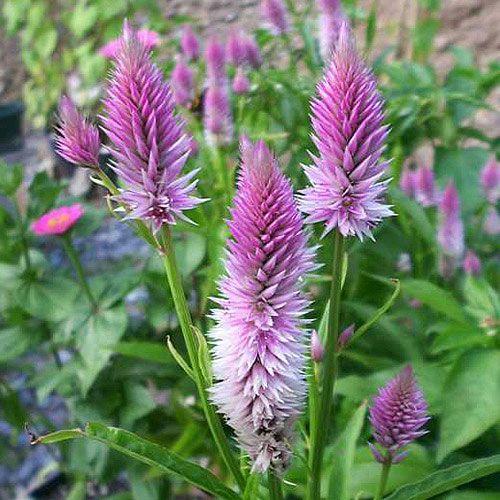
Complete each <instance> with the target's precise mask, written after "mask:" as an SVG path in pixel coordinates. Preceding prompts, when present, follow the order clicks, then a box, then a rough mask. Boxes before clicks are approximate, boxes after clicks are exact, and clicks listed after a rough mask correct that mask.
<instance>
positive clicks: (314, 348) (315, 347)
mask: <svg viewBox="0 0 500 500" xmlns="http://www.w3.org/2000/svg"><path fill="white" fill-rule="evenodd" d="M324 355H325V348H324V347H323V344H322V343H321V339H320V338H319V335H318V332H317V331H316V330H313V331H312V332H311V359H312V360H313V361H314V362H315V363H321V361H323V356H324Z"/></svg>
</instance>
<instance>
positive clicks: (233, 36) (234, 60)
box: [226, 29, 247, 66]
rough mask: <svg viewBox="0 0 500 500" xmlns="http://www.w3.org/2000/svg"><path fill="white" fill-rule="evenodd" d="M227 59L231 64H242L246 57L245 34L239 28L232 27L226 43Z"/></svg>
mask: <svg viewBox="0 0 500 500" xmlns="http://www.w3.org/2000/svg"><path fill="white" fill-rule="evenodd" d="M226 52H227V61H228V62H229V64H232V65H233V66H242V65H243V64H244V63H245V62H246V59H247V43H246V36H245V35H244V33H242V32H241V30H239V29H232V30H231V32H230V33H229V37H228V39H227V45H226Z"/></svg>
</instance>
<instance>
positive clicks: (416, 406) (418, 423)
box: [370, 366, 429, 463]
mask: <svg viewBox="0 0 500 500" xmlns="http://www.w3.org/2000/svg"><path fill="white" fill-rule="evenodd" d="M428 420H429V417H428V415H427V404H426V402H425V399H424V395H423V393H422V391H421V389H420V388H419V386H418V384H417V381H416V379H415V375H414V374H413V369H412V367H411V366H407V367H406V368H404V369H403V371H402V372H401V373H400V374H399V375H397V376H396V377H395V378H394V379H392V380H391V381H389V383H388V384H387V385H386V386H385V387H382V388H381V389H379V391H378V395H377V396H376V397H375V398H374V399H373V404H372V406H371V408H370V422H371V424H372V426H373V436H374V438H375V440H376V441H377V443H378V444H379V445H380V446H381V447H382V448H383V449H385V450H386V453H387V454H386V455H385V456H384V455H382V453H380V451H379V450H378V449H377V448H376V447H375V445H373V444H371V443H370V448H371V450H372V452H373V455H374V457H375V459H376V460H377V461H378V462H382V463H383V462H386V461H390V462H391V463H398V462H400V461H401V460H402V459H403V458H404V457H405V456H406V454H407V453H406V452H405V451H402V450H403V448H404V447H405V446H407V445H408V444H410V443H411V442H413V441H415V440H416V439H418V438H419V437H420V436H423V435H424V434H426V432H427V431H425V430H423V429H422V428H423V426H424V425H425V424H426V423H427V421H428Z"/></svg>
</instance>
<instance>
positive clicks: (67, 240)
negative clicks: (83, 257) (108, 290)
mask: <svg viewBox="0 0 500 500" xmlns="http://www.w3.org/2000/svg"><path fill="white" fill-rule="evenodd" d="M61 241H62V244H63V247H64V250H65V251H66V253H67V255H68V257H69V260H70V261H71V263H72V264H73V267H74V268H75V271H76V275H77V277H78V281H79V282H80V286H81V287H82V290H83V291H84V293H85V295H86V296H87V298H88V299H89V302H90V304H91V305H92V308H93V309H94V311H95V310H96V309H97V302H96V300H95V298H94V296H93V295H92V292H91V291H90V287H89V284H88V281H87V278H86V277H85V272H84V271H83V267H82V263H81V262H80V258H79V257H78V254H77V253H76V250H75V247H74V246H73V243H72V241H71V236H70V235H69V234H68V233H66V234H64V235H63V236H61Z"/></svg>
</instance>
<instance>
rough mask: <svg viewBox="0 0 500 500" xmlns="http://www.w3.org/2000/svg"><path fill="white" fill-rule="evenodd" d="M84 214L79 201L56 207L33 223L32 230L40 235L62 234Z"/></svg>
mask: <svg viewBox="0 0 500 500" xmlns="http://www.w3.org/2000/svg"><path fill="white" fill-rule="evenodd" d="M82 215H83V207H82V206H81V205H80V204H79V203H75V204H73V205H69V206H64V207H58V208H54V209H53V210H51V211H50V212H47V213H46V214H44V215H42V216H41V217H40V218H39V219H37V220H36V221H34V222H33V224H31V230H32V231H33V232H34V233H35V234H36V235H38V236H45V235H61V234H64V233H67V232H68V231H69V230H70V229H71V228H72V227H73V226H74V225H75V224H76V223H77V222H78V220H79V219H80V217H81V216H82Z"/></svg>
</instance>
